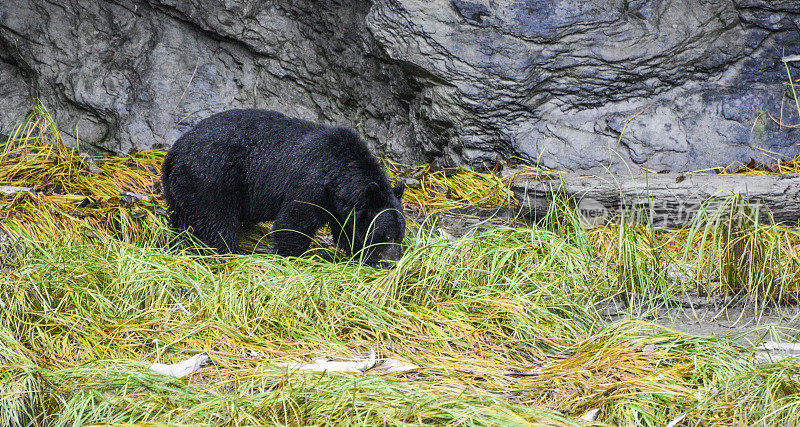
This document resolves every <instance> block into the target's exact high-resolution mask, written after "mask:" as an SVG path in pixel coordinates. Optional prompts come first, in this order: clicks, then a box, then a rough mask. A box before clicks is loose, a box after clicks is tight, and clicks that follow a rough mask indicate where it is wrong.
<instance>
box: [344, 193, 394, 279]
mask: <svg viewBox="0 0 800 427" xmlns="http://www.w3.org/2000/svg"><path fill="white" fill-rule="evenodd" d="M404 190H405V184H403V183H401V184H399V185H397V186H396V187H394V188H392V187H391V186H389V185H388V184H387V185H385V186H380V185H378V184H375V183H373V184H371V185H369V186H367V188H365V190H364V194H363V195H362V196H361V197H360V199H361V200H360V202H359V203H358V204H357V205H356V206H355V208H354V209H353V211H352V212H351V214H350V215H349V217H348V219H347V220H346V221H345V222H344V227H342V232H341V233H340V236H339V239H338V240H339V245H340V246H341V247H342V248H343V249H345V250H346V251H347V252H348V253H351V254H357V255H360V256H361V257H362V259H363V262H364V264H366V265H370V266H373V267H383V268H386V267H389V266H391V263H389V262H387V261H399V260H400V258H401V257H402V256H403V250H402V248H401V246H400V245H401V243H402V242H403V237H404V236H405V234H406V220H405V217H404V216H403V205H402V203H401V202H400V200H401V198H402V197H403V191H404ZM362 251H363V252H362Z"/></svg>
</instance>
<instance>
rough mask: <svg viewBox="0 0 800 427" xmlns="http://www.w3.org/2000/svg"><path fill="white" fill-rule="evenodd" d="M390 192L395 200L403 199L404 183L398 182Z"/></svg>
mask: <svg viewBox="0 0 800 427" xmlns="http://www.w3.org/2000/svg"><path fill="white" fill-rule="evenodd" d="M392 190H393V191H394V196H395V197H397V200H400V199H402V198H403V192H404V191H405V190H406V183H405V182H404V181H400V183H399V184H397V185H395V186H394V188H393V189H392Z"/></svg>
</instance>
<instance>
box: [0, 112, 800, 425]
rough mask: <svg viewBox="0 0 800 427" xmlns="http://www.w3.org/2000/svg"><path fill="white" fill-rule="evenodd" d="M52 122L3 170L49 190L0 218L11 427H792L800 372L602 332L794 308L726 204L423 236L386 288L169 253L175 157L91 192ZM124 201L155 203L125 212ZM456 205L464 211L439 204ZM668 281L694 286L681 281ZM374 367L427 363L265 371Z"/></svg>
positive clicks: (111, 172)
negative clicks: (733, 307)
mask: <svg viewBox="0 0 800 427" xmlns="http://www.w3.org/2000/svg"><path fill="white" fill-rule="evenodd" d="M42 111H43V110H42ZM42 111H39V112H37V113H36V114H34V115H32V116H31V118H29V120H28V121H27V122H26V124H24V125H23V126H22V127H21V128H22V129H25V131H24V132H17V133H16V134H15V135H13V136H12V138H11V139H10V140H9V142H7V143H6V145H5V146H3V150H2V152H3V153H4V154H3V157H2V158H0V176H2V177H5V178H3V179H7V180H10V182H9V183H10V184H11V185H18V186H29V187H34V188H35V189H36V190H37V191H36V193H35V194H28V193H26V194H27V195H26V196H24V197H28V198H29V199H25V200H20V197H21V196H20V195H19V194H17V195H12V196H4V197H3V199H2V202H0V203H2V204H3V205H4V206H5V208H4V210H3V211H2V215H3V216H2V218H1V219H0V229H2V233H3V234H4V235H6V237H7V239H6V240H7V241H6V240H4V241H6V243H0V244H2V245H3V247H5V248H10V249H9V253H13V256H8V257H6V258H5V260H4V263H3V265H2V269H3V270H2V273H0V357H2V359H3V363H2V364H0V424H2V425H48V426H49V425H83V424H91V423H155V424H157V423H166V424H208V425H257V424H292V425H299V424H316V425H319V424H361V425H378V424H380V425H420V424H470V425H525V424H545V425H571V424H580V423H581V422H580V421H579V419H580V417H581V416H582V415H583V414H584V413H586V412H588V411H590V410H593V409H599V420H600V421H601V422H602V423H607V424H611V425H659V426H663V425H665V424H667V423H668V422H670V421H671V420H673V419H676V418H678V417H681V416H684V417H685V418H684V421H683V423H684V424H686V425H700V424H703V425H705V424H710V425H750V424H757V423H760V424H766V425H772V424H776V423H789V424H793V423H797V422H800V415H799V414H800V399H798V397H797V396H798V392H800V380H798V378H800V377H798V372H797V369H798V368H797V363H796V362H793V361H791V360H787V361H783V362H780V363H775V364H770V365H757V364H755V363H754V362H753V361H752V354H751V350H750V349H747V348H744V347H740V346H738V345H736V344H734V343H733V342H732V341H731V340H728V339H724V338H700V337H691V336H685V335H682V334H678V333H676V332H673V331H670V330H667V329H664V328H662V327H659V326H657V325H654V324H652V323H648V322H645V321H642V320H639V319H636V317H635V316H634V314H635V313H631V315H630V316H628V318H625V319H623V320H621V321H619V322H616V323H613V324H609V323H607V322H606V321H605V320H604V318H603V316H601V315H600V314H599V313H598V309H597V307H600V306H602V305H603V303H604V301H606V300H608V299H611V298H615V297H618V296H620V295H624V296H626V297H628V298H631V297H634V298H646V299H648V300H658V299H659V298H667V297H669V296H671V295H676V294H682V293H692V294H711V293H717V294H724V295H730V294H738V295H752V296H753V297H757V298H760V300H761V301H772V302H781V301H786V300H788V296H789V295H792V294H793V293H796V292H797V286H798V285H797V276H796V271H797V269H796V259H797V258H796V256H797V255H796V248H797V245H798V241H800V236H798V234H797V231H796V230H794V229H791V228H786V227H778V226H774V225H768V224H762V223H761V222H759V221H758V220H757V218H755V217H754V216H753V215H751V214H748V213H747V212H744V213H741V215H743V216H739V215H740V213H737V212H739V208H738V207H735V208H734V206H737V205H736V204H735V203H734V202H731V204H730V206H729V207H724V206H723V208H722V209H719V210H717V211H715V212H717V213H714V214H712V213H711V211H709V213H708V215H706V216H704V217H703V218H704V219H700V220H698V222H697V224H695V226H694V227H692V228H691V229H688V230H660V229H653V228H648V227H643V226H639V225H634V224H627V223H625V222H622V223H619V224H609V225H607V226H605V227H601V228H596V229H592V230H587V229H584V228H583V227H582V226H581V225H580V218H579V217H578V214H577V213H576V212H575V211H574V210H573V209H572V208H571V207H570V204H569V203H568V202H567V201H558V202H557V203H554V205H553V208H552V211H551V212H550V213H549V214H548V216H547V217H546V218H545V221H543V222H542V224H540V225H538V226H536V227H533V228H528V229H519V228H508V227H499V228H497V229H495V230H492V231H489V232H484V233H476V232H470V233H468V234H467V235H466V236H464V237H462V238H460V239H457V240H455V241H452V242H451V241H448V240H446V239H442V238H437V237H435V236H434V235H433V234H432V233H431V232H430V231H429V230H426V229H425V228H419V229H415V230H414V231H412V232H410V233H409V234H408V235H407V236H406V239H405V242H404V244H405V246H406V253H405V256H404V257H403V259H402V260H401V261H400V262H399V264H398V265H397V266H396V268H394V269H392V270H376V269H373V268H369V267H365V266H362V265H360V264H359V263H357V262H354V261H351V260H347V259H346V258H344V257H340V256H333V257H325V256H320V254H322V255H324V254H325V251H326V249H324V248H317V249H316V250H315V254H317V255H312V254H309V255H307V256H304V257H301V258H296V259H286V258H280V257H276V256H273V255H269V254H260V255H244V256H238V255H228V256H210V255H203V254H199V253H196V252H192V251H180V250H170V249H168V248H167V247H166V246H167V245H166V242H168V241H169V240H170V238H171V237H172V236H171V232H170V231H169V230H168V229H167V228H166V227H165V225H164V219H163V215H161V214H159V209H163V208H164V207H163V203H162V202H161V201H160V199H159V197H158V195H157V191H155V190H156V189H155V188H153V183H154V182H155V181H156V180H157V170H158V160H159V159H160V158H162V157H161V156H162V154H160V153H149V154H141V155H134V156H133V157H131V158H129V159H127V160H121V159H105V160H104V159H97V160H95V162H96V164H97V165H98V166H99V167H100V168H102V169H103V171H104V172H103V173H102V174H97V173H96V172H95V173H94V176H93V177H92V179H84V178H83V176H84V175H86V174H87V173H89V174H92V173H93V172H91V171H90V170H89V169H88V168H90V165H89V164H88V160H86V159H85V158H83V157H81V156H80V155H79V154H77V153H76V152H74V151H72V150H70V149H69V148H68V147H64V146H63V142H61V141H60V139H59V138H58V137H57V134H56V133H55V132H57V129H55V128H54V127H53V126H51V125H50V124H51V123H52V120H51V119H50V118H48V116H46V115H44V114H43V112H42ZM53 146H54V147H55V148H53ZM53 153H59V154H57V155H56V154H53ZM62 162H66V163H67V164H68V165H71V166H69V167H67V166H65V165H64V164H62ZM28 165H30V167H31V168H39V169H36V170H37V172H36V173H35V174H34V173H29V172H26V171H27V170H28V169H27V168H28ZM48 165H49V166H48ZM76 170H77V171H80V173H76V172H74V171H76ZM70 171H72V172H70ZM87 171H88V172H87ZM34 177H38V178H37V179H34ZM436 179H445V178H441V177H437V178H436ZM492 179H493V178H486V180H485V181H484V180H483V178H481V179H469V180H465V181H459V183H458V184H452V186H453V187H454V188H456V187H458V186H461V185H473V186H475V187H476V188H473V189H471V190H470V192H465V193H459V194H478V193H480V185H483V184H480V183H481V182H488V183H489V184H486V185H489V186H490V188H493V189H496V182H495V181H493V180H492ZM73 181H74V182H73ZM422 181H425V179H424V178H423V180H422ZM95 182H97V185H96V186H95V184H94V183H95ZM426 182H427V181H426ZM431 182H433V181H431ZM467 182H468V183H469V184H468V183H467ZM447 185H449V184H441V185H440V187H441V188H444V187H446V186H447ZM124 192H133V193H137V194H140V195H146V196H148V197H150V199H149V200H147V201H144V200H142V199H135V202H132V203H128V202H130V200H129V201H128V202H124V201H123V200H122V198H120V194H122V193H124ZM56 193H58V194H56ZM445 193H446V192H445ZM501 193H502V192H499V193H495V194H501ZM426 194H427V193H426ZM56 196H58V197H60V198H58V197H56ZM89 196H91V197H92V199H99V200H102V201H103V203H84V202H83V201H84V200H85V199H86V198H87V197H89ZM444 196H446V194H445V195H444ZM444 196H443V197H444ZM426 197H431V198H435V197H438V196H436V195H435V194H433V195H431V194H428V195H427V196H426ZM117 198H119V200H118V199H117ZM464 199H465V198H464V197H460V196H459V198H455V197H452V192H451V197H450V198H447V197H445V198H444V199H441V200H439V202H438V204H434V206H436V209H439V208H443V207H445V206H452V205H453V203H455V202H457V203H467V202H465V201H464ZM467 199H468V198H467ZM411 203H423V204H424V203H426V202H424V201H413V200H412V202H411ZM493 203H494V202H493ZM137 209H141V210H143V211H145V214H144V215H139V214H137V215H135V216H134V215H133V214H132V212H135V211H136V210H137ZM726 212H727V213H726ZM125 215H129V216H130V218H131V219H130V220H125V219H124V218H126V216H125ZM126 221H128V222H126ZM11 249H13V250H11ZM0 253H1V252H0ZM328 258H333V259H334V261H333V262H331V261H329V260H328ZM674 264H680V265H683V266H686V268H687V269H688V270H689V273H690V274H685V275H683V276H682V277H683V278H682V279H680V280H677V279H675V278H674V277H673V276H671V275H670V274H669V270H668V268H669V266H670V265H674ZM370 349H376V350H377V352H378V353H379V355H381V356H383V357H392V358H396V359H400V360H403V361H405V362H408V363H412V364H414V365H416V366H418V368H417V369H415V370H412V371H409V372H405V373H399V374H375V373H370V372H367V373H365V374H363V375H353V374H343V373H302V372H290V371H287V369H286V368H280V367H278V366H276V365H275V364H274V363H275V362H287V361H310V360H311V359H313V358H315V357H320V356H331V357H339V358H361V357H364V355H366V354H367V352H368V351H369V350H370ZM201 351H204V352H207V353H208V354H209V355H210V357H211V359H212V360H213V362H214V365H213V366H211V367H207V368H204V369H202V370H200V371H199V372H197V373H195V374H193V375H191V376H189V377H188V378H184V379H175V378H169V377H164V376H160V375H157V374H155V373H153V372H151V371H149V370H148V369H147V366H148V365H149V364H150V363H154V362H160V363H172V362H176V361H180V360H183V359H185V358H187V357H188V356H190V355H192V354H195V353H196V352H201Z"/></svg>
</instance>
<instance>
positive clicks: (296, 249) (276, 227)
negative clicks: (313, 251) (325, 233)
mask: <svg viewBox="0 0 800 427" xmlns="http://www.w3.org/2000/svg"><path fill="white" fill-rule="evenodd" d="M317 210H318V208H316V207H315V206H314V205H312V204H309V203H304V202H299V201H293V202H290V203H288V204H287V205H286V206H284V207H283V208H281V210H280V211H279V212H278V215H277V216H276V217H275V222H274V223H273V224H272V231H271V232H270V235H271V236H270V237H271V238H272V245H273V247H274V250H275V253H277V254H278V255H281V256H300V255H302V254H303V253H304V252H305V251H307V250H308V247H309V245H311V238H312V237H313V236H314V234H315V233H316V232H317V229H319V228H320V227H321V226H322V222H323V219H322V218H320V216H319V214H318V213H317Z"/></svg>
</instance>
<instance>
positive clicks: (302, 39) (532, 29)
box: [0, 0, 800, 171]
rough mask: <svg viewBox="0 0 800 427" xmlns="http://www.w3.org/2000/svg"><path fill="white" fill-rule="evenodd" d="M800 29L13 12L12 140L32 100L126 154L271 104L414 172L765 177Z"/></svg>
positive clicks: (623, 18) (597, 8)
mask: <svg viewBox="0 0 800 427" xmlns="http://www.w3.org/2000/svg"><path fill="white" fill-rule="evenodd" d="M799 28H800V6H798V3H797V2H796V1H790V0H774V1H766V0H717V1H710V2H697V1H692V0H654V1H643V0H634V1H631V0H611V1H607V0H604V1H600V0H587V1H584V2H574V1H567V0H554V1H541V0H535V1H527V2H497V1H494V0H431V1H425V2H422V1H417V0H375V1H374V2H369V1H366V0H329V1H324V2H303V1H288V2H286V1H277V0H272V1H255V0H246V1H241V2H230V1H219V0H217V1H214V0H186V1H177V0H147V1H145V0H116V1H109V2H106V1H99V0H65V1H63V2H50V1H46V0H17V1H13V2H3V3H0V100H2V101H0V102H2V108H0V134H8V133H11V128H12V127H13V124H14V123H17V122H18V121H19V120H20V118H21V117H22V116H24V114H25V112H26V111H27V109H28V108H29V107H30V105H31V104H32V102H33V99H34V98H36V97H38V98H40V99H42V100H43V102H44V103H45V104H46V105H47V106H48V107H49V109H50V110H51V112H52V113H53V114H54V115H55V116H56V119H57V121H58V124H59V125H60V127H61V129H62V131H63V132H65V134H66V135H65V136H66V137H67V139H68V140H71V141H72V142H73V143H74V141H75V139H76V138H78V139H80V146H81V147H94V148H95V149H97V150H101V151H110V152H114V153H125V152H128V151H130V150H133V149H145V148H152V147H162V148H165V147H167V146H168V145H170V144H171V143H172V142H173V141H174V140H175V139H176V137H177V136H178V135H179V134H180V133H181V132H183V131H184V130H185V129H186V128H187V127H189V126H191V125H193V124H194V123H196V122H197V121H199V120H200V119H202V118H205V117H207V116H209V115H211V114H212V113H215V112H218V111H221V110H224V109H228V108H234V107H258V108H271V109H276V110H280V111H282V112H285V113H287V114H290V115H294V116H299V117H303V118H306V119H311V120H316V121H322V122H327V123H332V124H341V125H346V126H350V127H353V128H355V129H356V130H358V131H359V132H360V133H361V134H362V135H364V136H365V138H366V139H367V141H368V142H369V143H370V144H371V146H372V147H373V148H374V149H375V150H377V151H378V152H379V153H381V154H383V155H386V156H389V157H391V158H393V159H395V160H399V161H401V162H407V163H421V162H427V161H433V162H436V163H439V164H440V165H443V166H455V165H470V166H473V167H492V166H493V165H495V164H496V163H497V162H500V161H503V160H508V159H512V158H520V159H523V160H524V161H526V162H529V163H539V164H540V165H542V166H546V167H552V168H558V169H567V170H584V171H586V170H590V171H597V170H604V169H608V170H611V171H625V170H628V169H631V170H638V169H640V167H641V166H644V167H648V168H651V169H654V170H672V171H683V170H696V169H703V168H707V167H712V166H725V165H728V164H731V163H733V162H736V161H740V162H745V163H746V162H748V161H749V159H750V158H754V159H756V160H758V161H761V162H768V161H769V160H768V159H769V158H770V157H792V156H796V155H800V148H798V145H797V142H798V136H800V130H797V129H795V128H792V127H787V126H781V125H780V124H778V123H776V122H775V121H773V120H772V118H775V119H776V120H777V121H778V122H780V121H782V122H783V123H784V124H789V125H796V124H798V123H800V117H798V112H797V107H796V106H795V102H794V99H793V98H792V95H791V91H787V90H786V86H785V85H784V83H785V82H787V81H788V76H787V74H786V69H785V67H784V65H783V63H782V62H781V57H782V54H783V52H784V50H785V53H786V54H787V55H790V54H798V53H800V43H798V42H800V32H799V31H798V29H799ZM796 65H797V63H793V64H791V65H790V70H791V72H792V73H793V75H794V76H795V77H800V69H798V68H797V67H796ZM781 112H782V113H783V115H782V118H781Z"/></svg>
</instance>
